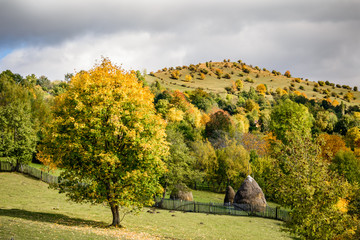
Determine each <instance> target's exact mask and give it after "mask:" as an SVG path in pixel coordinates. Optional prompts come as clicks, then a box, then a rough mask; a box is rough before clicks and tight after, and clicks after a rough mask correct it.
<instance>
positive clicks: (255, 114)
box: [0, 65, 360, 239]
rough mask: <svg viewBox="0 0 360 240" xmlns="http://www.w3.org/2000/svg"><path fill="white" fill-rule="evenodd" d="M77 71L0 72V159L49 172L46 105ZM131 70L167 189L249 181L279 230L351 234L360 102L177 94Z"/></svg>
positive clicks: (233, 91) (359, 167)
mask: <svg viewBox="0 0 360 240" xmlns="http://www.w3.org/2000/svg"><path fill="white" fill-rule="evenodd" d="M239 66H240V65H239ZM190 67H191V66H190ZM245 69H246V67H245ZM241 70H242V71H244V69H241ZM176 71H179V70H176V68H174V69H172V70H171V73H170V74H173V76H172V77H173V78H176V77H177V74H178V73H177V72H176ZM203 71H204V70H203ZM214 71H215V74H216V71H217V70H214ZM245 71H246V70H245ZM81 74H82V73H81V72H80V73H77V74H75V75H72V74H68V75H66V77H65V80H64V81H56V82H51V81H49V80H48V79H47V78H46V77H44V76H41V77H36V76H35V75H29V76H26V77H23V76H21V75H19V74H16V73H12V72H11V71H10V70H7V71H4V72H2V73H1V74H0V129H1V141H0V157H1V158H3V159H6V160H7V161H12V162H14V165H16V166H19V164H20V163H28V162H30V161H42V162H43V163H44V164H45V165H48V166H49V167H52V168H54V167H56V164H54V162H52V161H51V159H50V160H49V159H48V158H44V157H41V153H42V146H43V145H44V144H46V134H47V133H46V132H47V130H48V129H49V128H50V127H49V126H50V125H51V124H52V122H53V121H54V119H55V120H56V116H57V115H56V114H57V112H54V109H56V107H55V108H54V106H56V104H57V102H58V101H59V100H58V99H61V96H62V95H63V94H64V93H66V92H67V91H68V89H71V88H73V87H74V82H73V79H74V77H78V78H80V77H81ZM129 74H130V75H131V76H133V77H134V78H136V79H137V81H138V83H139V84H140V85H141V86H142V87H144V88H147V89H149V90H150V91H151V94H150V95H149V98H151V102H152V103H153V104H154V109H155V111H156V112H155V113H154V114H155V115H156V116H159V117H161V119H162V121H164V122H165V123H166V128H165V131H166V142H167V143H168V148H169V155H168V156H167V157H166V158H165V157H164V159H163V161H164V164H165V167H166V169H167V170H166V171H164V172H163V173H162V175H161V176H160V178H159V181H160V184H161V185H162V187H163V189H164V190H165V191H172V190H173V189H174V188H175V187H176V186H177V185H179V184H181V185H183V186H184V187H189V188H192V189H207V190H211V191H215V192H224V191H225V189H226V187H227V186H232V187H233V188H234V189H237V188H239V186H240V184H241V182H242V181H243V180H244V179H245V177H246V176H247V175H251V176H252V177H253V178H254V179H256V181H257V182H258V184H259V185H260V187H261V188H262V190H263V191H264V193H265V196H266V198H267V199H269V200H272V201H274V202H276V203H278V204H280V205H282V206H284V207H288V208H290V209H292V220H291V221H290V222H288V223H287V227H288V228H289V229H290V231H292V232H293V233H296V234H298V235H300V236H303V237H304V238H306V239H320V238H321V239H334V238H335V237H336V239H351V238H354V237H355V236H359V234H360V233H359V229H358V227H359V221H358V216H359V213H360V190H359V188H358V184H359V183H360V106H359V105H353V104H352V105H350V104H348V102H349V101H351V100H352V98H351V96H350V95H349V96H348V97H347V98H351V99H349V101H345V100H346V99H344V101H341V102H338V101H336V102H335V101H331V100H329V98H319V99H315V98H308V97H307V96H306V95H304V94H299V93H298V92H296V91H289V90H288V91H286V90H284V88H279V89H276V90H275V91H272V92H271V93H267V89H266V86H265V85H264V84H258V85H257V86H256V87H252V86H251V87H249V88H248V89H245V88H244V84H245V83H244V81H243V80H242V79H239V80H237V81H234V82H233V84H232V85H231V86H230V87H228V88H227V89H226V92H227V93H226V94H219V93H214V92H209V91H205V90H204V89H203V88H197V89H194V90H186V91H179V90H171V89H169V88H167V87H165V86H164V85H162V83H161V81H154V82H152V83H148V82H146V80H145V79H146V78H145V76H144V75H143V74H141V72H140V71H132V72H130V73H129ZM151 74H152V75H155V73H151ZM202 74H203V75H204V76H205V73H204V72H202ZM219 74H220V73H219ZM203 75H201V73H200V75H199V76H200V77H204V76H203ZM192 78H193V76H191V75H188V76H187V79H188V80H189V81H191V79H192ZM220 78H221V77H220ZM84 79H85V78H84ZM299 81H301V80H299ZM78 84H81V83H78ZM320 84H322V83H320ZM324 84H325V83H324ZM329 84H330V83H329ZM325 85H327V83H326V84H325ZM114 88H116V86H114ZM354 90H355V89H354ZM356 91H357V89H356ZM267 95H271V98H269V97H268V96H267ZM64 106H65V105H64ZM57 111H60V110H59V109H57ZM155 115H154V116H155ZM89 117H90V118H91V114H90V115H89ZM146 124H148V123H146ZM149 124H150V123H149ZM151 124H152V123H151ZM309 213H311V214H309Z"/></svg>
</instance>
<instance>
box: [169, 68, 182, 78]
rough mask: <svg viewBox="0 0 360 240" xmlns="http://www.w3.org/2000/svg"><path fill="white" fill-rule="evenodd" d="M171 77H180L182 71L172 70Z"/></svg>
mask: <svg viewBox="0 0 360 240" xmlns="http://www.w3.org/2000/svg"><path fill="white" fill-rule="evenodd" d="M170 77H171V78H172V79H179V77H180V71H179V70H175V71H172V72H171V74H170Z"/></svg>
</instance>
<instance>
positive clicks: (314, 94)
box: [146, 62, 360, 105]
mask: <svg viewBox="0 0 360 240" xmlns="http://www.w3.org/2000/svg"><path fill="white" fill-rule="evenodd" d="M246 66H247V68H248V69H249V71H250V72H249V73H245V72H243V70H242V69H241V67H240V64H239V63H232V62H229V63H225V62H213V63H212V68H211V69H210V68H209V67H207V66H206V64H204V63H199V64H197V65H195V66H194V68H195V70H192V71H191V70H190V69H189V67H188V66H184V67H181V69H180V70H179V72H180V78H179V79H173V78H171V72H173V71H175V67H174V69H171V68H169V69H162V70H159V71H157V72H155V73H153V76H150V75H147V76H146V81H147V82H148V83H150V84H151V83H153V82H155V81H156V80H158V81H159V82H160V83H161V84H162V85H164V86H165V87H166V88H169V89H172V90H180V91H185V90H194V89H196V88H203V89H204V90H206V91H208V92H215V93H226V91H225V89H224V88H225V87H231V86H232V82H234V81H236V80H237V79H241V80H243V81H244V90H249V89H250V87H254V88H256V86H258V85H259V84H265V85H266V86H267V89H268V92H275V91H276V89H277V88H282V89H284V88H287V89H288V90H289V88H290V87H292V88H293V89H294V91H298V92H300V93H303V94H305V95H306V96H307V97H308V98H309V99H325V98H329V99H331V101H333V100H334V99H336V100H337V101H338V102H339V103H341V101H343V102H344V103H345V104H347V105H357V104H360V92H359V91H356V92H355V91H352V90H351V91H350V90H347V89H344V88H338V87H336V83H335V86H334V87H332V86H328V85H324V86H318V87H317V88H318V91H314V87H315V86H316V85H317V83H315V82H312V81H307V80H306V79H300V78H298V77H296V78H298V79H296V78H295V77H290V78H288V77H286V76H284V75H274V74H273V73H272V70H266V71H264V70H263V69H259V68H255V67H251V66H248V65H246ZM201 69H206V70H207V71H208V73H207V74H206V75H205V78H204V79H203V80H201V79H200V71H201ZM215 69H220V70H221V71H222V77H221V78H220V79H219V78H218V77H217V75H216V74H215ZM190 74H193V76H194V77H193V78H192V80H191V81H190V82H187V81H185V76H186V75H190ZM225 74H229V76H230V79H227V78H224V76H225ZM249 78H250V79H252V80H253V81H254V82H253V83H251V82H246V79H249ZM297 81H298V82H297ZM324 81H325V80H324ZM326 90H327V91H329V94H328V95H327V94H326V93H324V91H326ZM348 92H351V93H352V94H353V95H354V97H355V99H354V100H352V101H351V102H350V103H349V102H346V101H345V100H344V96H345V94H346V93H348ZM333 94H335V96H333ZM266 97H267V98H268V99H272V96H271V95H270V94H268V95H266Z"/></svg>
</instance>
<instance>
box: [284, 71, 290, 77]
mask: <svg viewBox="0 0 360 240" xmlns="http://www.w3.org/2000/svg"><path fill="white" fill-rule="evenodd" d="M284 76H285V77H288V78H291V74H290V71H289V70H287V71H286V72H285V73H284Z"/></svg>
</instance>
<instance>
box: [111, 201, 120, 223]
mask: <svg viewBox="0 0 360 240" xmlns="http://www.w3.org/2000/svg"><path fill="white" fill-rule="evenodd" d="M110 208H111V213H112V215H113V221H112V224H111V226H114V227H121V225H120V215H119V206H118V205H115V204H110Z"/></svg>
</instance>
